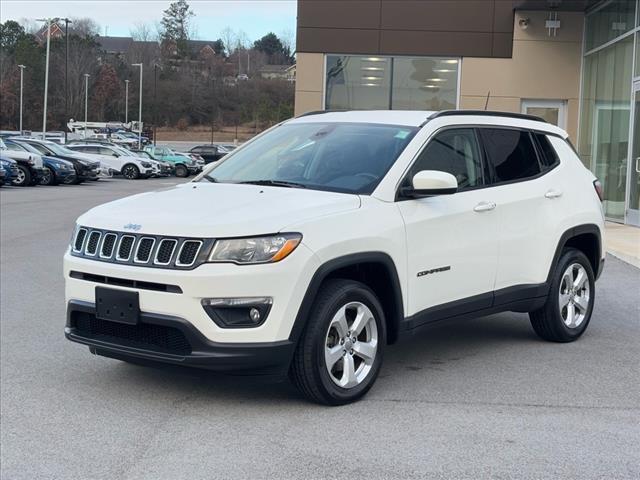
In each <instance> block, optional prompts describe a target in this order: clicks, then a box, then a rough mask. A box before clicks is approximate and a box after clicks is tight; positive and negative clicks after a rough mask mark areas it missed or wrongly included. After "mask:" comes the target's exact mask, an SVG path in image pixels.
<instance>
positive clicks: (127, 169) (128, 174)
mask: <svg viewBox="0 0 640 480" xmlns="http://www.w3.org/2000/svg"><path fill="white" fill-rule="evenodd" d="M122 176H123V177H124V178H126V179H128V180H135V179H136V178H139V177H140V170H139V169H138V167H136V166H135V165H125V166H124V167H123V168H122Z"/></svg>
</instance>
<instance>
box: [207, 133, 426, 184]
mask: <svg viewBox="0 0 640 480" xmlns="http://www.w3.org/2000/svg"><path fill="white" fill-rule="evenodd" d="M417 130H418V129H417V128H415V127H405V126H396V125H377V124H357V123H299V124H289V125H282V126H280V127H277V128H276V129H275V130H273V131H271V132H269V133H267V134H266V135H264V136H262V137H260V138H258V139H256V140H255V141H254V142H251V143H250V144H248V145H246V146H245V147H243V148H241V149H240V150H238V151H237V152H234V153H233V154H231V155H229V156H228V157H225V158H226V160H223V161H221V162H220V163H219V164H217V165H216V166H215V167H213V169H211V170H210V171H209V172H208V173H207V174H206V175H205V176H204V177H203V180H208V181H210V182H222V183H262V184H276V185H278V186H291V187H293V186H299V187H304V188H310V189H315V190H328V191H335V192H345V193H357V194H367V195H368V194H371V193H372V192H373V190H374V189H375V188H376V186H377V185H378V183H380V181H381V180H382V178H383V177H384V176H385V175H386V173H387V171H388V170H389V168H391V166H392V165H393V163H394V162H395V161H396V159H397V158H398V156H399V155H400V153H401V152H402V151H403V150H404V149H405V147H406V146H407V145H408V144H409V142H410V141H411V139H412V138H413V136H414V135H415V133H416V132H417Z"/></svg>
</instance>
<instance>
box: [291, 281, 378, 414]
mask: <svg viewBox="0 0 640 480" xmlns="http://www.w3.org/2000/svg"><path fill="white" fill-rule="evenodd" d="M311 312H312V313H311V316H310V318H309V320H308V324H307V327H306V329H305V331H304V333H303V335H302V338H301V339H300V341H299V343H298V346H297V348H296V351H295V354H294V357H293V361H292V364H291V369H290V372H289V373H290V378H291V380H292V382H293V384H294V385H295V386H296V387H297V388H298V389H299V390H300V391H301V392H302V393H303V394H304V395H305V396H306V397H307V398H309V399H310V400H312V401H314V402H317V403H321V404H325V405H344V404H346V403H350V402H353V401H355V400H357V399H359V398H360V397H362V396H363V395H364V394H365V393H367V392H368V391H369V389H370V388H371V387H372V386H373V383H374V382H375V380H376V377H377V376H378V372H379V371H380V367H381V365H382V354H383V348H384V345H385V344H386V324H385V318H384V312H383V310H382V306H381V305H380V302H379V301H378V298H377V297H376V295H375V294H374V293H373V291H371V289H369V288H368V287H367V286H366V285H364V284H362V283H360V282H356V281H352V280H330V281H328V282H326V283H325V284H324V285H323V286H322V288H321V289H320V291H319V293H318V296H317V298H316V300H315V302H314V305H313V308H312V309H311Z"/></svg>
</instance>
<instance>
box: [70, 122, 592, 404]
mask: <svg viewBox="0 0 640 480" xmlns="http://www.w3.org/2000/svg"><path fill="white" fill-rule="evenodd" d="M599 189H600V185H599V183H598V182H597V180H596V179H595V177H594V176H593V175H592V174H591V172H590V171H589V170H587V169H586V168H585V167H584V166H583V164H582V163H581V161H580V160H579V158H578V157H577V155H576V153H575V152H574V150H573V148H572V146H571V144H570V143H569V141H568V140H567V134H566V133H565V132H564V131H563V130H561V129H559V128H557V127H555V126H553V125H550V124H548V123H545V122H544V121H542V120H540V119H538V118H536V117H529V116H524V115H518V114H507V113H495V112H475V111H445V112H439V113H433V112H408V111H358V112H317V113H312V114H307V115H304V116H301V117H298V118H295V119H292V120H289V121H286V122H284V123H282V124H280V125H277V126H275V127H273V128H272V129H270V130H268V131H267V132H265V133H263V134H261V135H259V136H257V137H256V138H254V139H253V140H252V141H250V142H248V143H246V144H245V145H243V146H242V147H241V148H238V149H237V150H235V151H234V152H233V153H230V154H229V155H227V156H225V157H224V159H222V160H221V161H220V162H218V163H217V164H213V165H212V168H209V169H207V170H206V171H205V172H203V173H202V174H201V175H200V176H199V177H197V178H196V179H195V180H194V181H192V182H189V183H185V184H182V185H178V186H176V187H173V188H170V189H167V190H162V191H155V192H148V193H143V194H140V195H135V196H133V197H129V198H125V199H121V200H117V201H114V202H111V203H108V204H105V205H102V206H99V207H97V208H94V209H92V210H90V211H89V212H87V213H85V214H84V215H82V216H81V217H80V218H79V219H78V224H77V227H76V230H75V233H74V235H73V238H72V240H71V245H70V247H69V250H68V252H67V253H66V255H65V258H64V275H65V280H66V301H67V305H68V315H67V325H66V329H65V334H66V336H67V338H68V339H69V340H72V341H74V342H78V343H82V344H85V345H88V346H89V348H90V350H91V352H93V353H94V354H98V355H104V356H108V357H113V358H117V359H121V360H125V361H131V362H142V363H149V362H156V363H157V362H161V363H162V362H164V363H168V364H177V365H189V366H194V367H201V368H209V369H213V370H218V371H235V372H242V373H249V372H252V373H261V374H278V375H282V374H286V373H289V376H290V378H291V380H292V381H293V383H295V385H297V386H298V387H299V388H300V390H301V391H302V392H303V393H304V394H305V395H306V396H308V397H309V398H310V399H312V400H314V401H317V402H321V403H325V404H331V405H337V404H344V403H347V402H351V401H353V400H355V399H357V398H359V397H361V396H362V395H364V394H365V393H366V392H367V391H368V390H369V388H371V386H372V385H373V383H374V381H375V379H376V377H377V375H378V372H379V371H380V367H381V365H382V357H383V352H384V349H385V348H386V346H387V345H389V344H393V343H396V342H398V341H400V340H401V339H402V338H403V337H407V336H410V335H413V334H415V333H416V332H418V331H419V330H420V329H422V328H423V327H426V326H429V325H432V324H433V323H435V322H439V321H444V320H449V319H454V318H461V317H478V316H482V315H487V314H491V313H496V312H501V311H515V312H529V314H530V317H531V323H532V325H533V330H534V331H535V332H536V333H537V334H538V335H539V336H540V337H542V338H543V339H545V340H550V341H555V342H569V341H572V340H575V339H577V338H578V337H579V336H580V335H581V334H582V333H583V332H584V331H585V329H586V328H587V325H588V324H589V320H590V318H591V313H592V311H593V304H594V297H595V280H596V278H597V277H598V276H599V274H600V273H601V271H602V268H603V262H604V251H603V247H602V245H603V229H604V222H603V213H602V208H601V202H600V198H599V195H600V192H599ZM194 205H197V208H194Z"/></svg>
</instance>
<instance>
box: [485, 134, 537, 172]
mask: <svg viewBox="0 0 640 480" xmlns="http://www.w3.org/2000/svg"><path fill="white" fill-rule="evenodd" d="M479 131H480V134H481V137H482V142H483V143H484V148H485V151H486V153H487V157H488V159H489V163H490V164H491V166H492V167H493V172H494V181H495V183H503V182H512V181H515V180H522V179H525V178H529V177H533V176H535V175H538V174H539V173H540V164H539V163H538V156H537V154H536V150H535V148H534V146H533V142H532V141H531V134H530V133H529V132H528V131H524V130H515V129H506V128H481V129H480V130H479Z"/></svg>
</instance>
